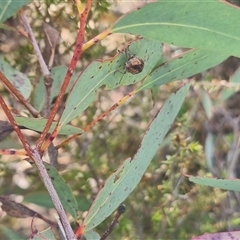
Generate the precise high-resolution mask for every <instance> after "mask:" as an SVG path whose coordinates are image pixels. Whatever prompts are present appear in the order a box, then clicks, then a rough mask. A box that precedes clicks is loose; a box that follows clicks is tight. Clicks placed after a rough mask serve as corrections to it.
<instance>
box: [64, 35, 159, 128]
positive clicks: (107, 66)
mask: <svg viewBox="0 0 240 240" xmlns="http://www.w3.org/2000/svg"><path fill="white" fill-rule="evenodd" d="M130 51H131V52H133V53H134V54H136V55H137V56H138V57H140V58H142V59H143V61H144V62H145V66H144V69H143V71H142V72H141V73H139V74H136V75H132V74H131V73H125V74H124V73H123V72H124V70H125V69H124V68H125V63H126V61H127V59H126V55H125V54H121V53H120V54H119V55H118V56H117V57H115V58H112V59H111V60H108V61H104V62H101V61H95V62H93V63H91V64H90V65H89V66H88V67H87V68H86V69H85V71H84V72H83V73H82V75H81V76H80V78H79V79H78V81H77V82H76V84H75V85H74V86H73V88H72V90H71V92H70V93H69V97H68V99H67V102H66V106H65V109H64V112H63V114H62V117H61V120H60V124H61V125H62V124H63V125H64V124H66V123H68V122H69V121H71V120H72V119H73V118H75V117H76V116H78V115H79V114H80V113H82V112H83V111H84V110H85V109H86V108H87V107H88V106H89V105H90V104H91V103H92V102H93V101H94V100H95V99H96V93H95V92H96V91H97V90H98V89H99V88H100V87H102V86H103V85H105V86H106V88H107V89H113V88H116V87H118V86H120V85H129V84H132V83H136V82H139V81H141V80H142V79H143V78H144V77H145V76H146V75H147V74H148V73H150V72H151V71H152V69H153V68H154V67H155V66H156V64H157V63H159V61H160V60H161V57H162V45H161V44H160V43H158V42H156V41H151V40H147V39H141V40H139V41H136V42H133V43H132V44H131V46H130Z"/></svg>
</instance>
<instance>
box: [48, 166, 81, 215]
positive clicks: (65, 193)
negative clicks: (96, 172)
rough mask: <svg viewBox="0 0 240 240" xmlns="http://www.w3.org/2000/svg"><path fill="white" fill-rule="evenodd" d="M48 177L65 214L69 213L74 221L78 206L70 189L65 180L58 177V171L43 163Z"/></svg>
mask: <svg viewBox="0 0 240 240" xmlns="http://www.w3.org/2000/svg"><path fill="white" fill-rule="evenodd" d="M44 165H45V167H46V169H47V171H48V174H49V176H50V177H51V180H52V183H53V186H54V188H55V189H56V191H57V193H58V196H59V198H60V201H61V203H62V205H63V207H64V208H65V210H66V211H67V212H69V213H70V214H71V215H72V217H73V218H74V219H76V218H77V212H78V206H77V202H76V199H75V197H74V196H73V194H72V191H71V189H70V187H69V186H68V185H67V183H66V182H65V180H64V179H63V178H62V177H61V176H60V174H59V173H58V171H57V170H56V169H55V168H54V167H52V166H51V165H50V164H47V163H44Z"/></svg>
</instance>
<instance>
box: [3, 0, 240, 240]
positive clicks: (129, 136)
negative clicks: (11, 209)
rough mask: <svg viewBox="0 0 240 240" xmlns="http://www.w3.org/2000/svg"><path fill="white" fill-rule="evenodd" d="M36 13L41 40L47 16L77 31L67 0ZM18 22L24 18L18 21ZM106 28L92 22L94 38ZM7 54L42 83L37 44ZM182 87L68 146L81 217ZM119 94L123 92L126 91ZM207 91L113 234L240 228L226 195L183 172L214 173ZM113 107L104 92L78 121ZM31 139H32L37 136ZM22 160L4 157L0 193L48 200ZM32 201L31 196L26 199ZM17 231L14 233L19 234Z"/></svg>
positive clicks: (99, 51)
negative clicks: (206, 132)
mask: <svg viewBox="0 0 240 240" xmlns="http://www.w3.org/2000/svg"><path fill="white" fill-rule="evenodd" d="M40 5H41V6H40ZM51 5H56V6H57V5H61V8H60V9H58V10H57V11H56V12H54V14H53V13H51V12H50V11H49V9H50V8H51ZM109 6H110V2H109V1H106V0H101V1H93V6H92V9H91V12H90V15H89V20H91V21H93V22H94V23H97V22H98V21H100V20H101V18H102V16H103V14H105V13H108V8H109ZM65 8H69V12H68V13H67V12H66V11H64V10H63V9H65ZM30 10H31V12H32V13H34V14H33V15H31V25H32V27H33V29H34V31H35V34H36V36H37V39H38V40H39V41H42V40H43V39H44V35H43V31H42V29H41V26H42V22H44V21H46V20H48V22H49V23H51V24H52V25H53V26H54V27H56V28H59V29H60V30H61V28H62V27H65V28H67V29H68V30H69V31H70V32H72V33H73V35H75V34H76V32H77V28H78V26H77V23H78V16H77V15H78V14H77V11H76V9H75V8H74V7H73V5H72V4H69V3H68V2H64V1H61V0H54V1H50V0H49V1H47V0H46V1H45V3H43V2H42V3H41V4H39V3H37V2H33V3H32V4H31V7H30ZM111 14H113V13H111ZM13 21H17V20H16V19H13ZM110 24H111V23H110ZM99 32H100V30H99V26H97V25H94V26H93V27H92V25H90V24H89V25H88V26H87V29H86V40H89V39H91V38H93V37H94V36H96V35H97V34H98V33H99ZM44 46H45V45H44V44H43V47H42V49H41V50H42V51H43V52H44ZM61 47H62V48H63V50H62V52H61V53H58V55H57V58H58V63H62V62H61V60H62V59H64V58H65V57H66V56H68V55H71V54H72V51H73V47H74V46H73V45H68V44H67V43H66V42H61V43H60V47H59V48H61ZM104 53H105V48H104V47H102V46H101V45H100V44H98V45H96V46H94V47H93V48H91V49H90V50H88V51H86V52H85V53H84V54H83V56H82V59H81V64H80V66H78V67H79V68H83V67H84V66H85V65H86V64H87V63H89V61H91V60H93V59H96V58H99V57H102V56H103V55H104ZM3 55H4V56H5V58H6V59H7V60H8V61H9V62H10V63H11V64H12V66H13V67H15V68H18V69H19V70H20V71H23V72H25V73H27V74H28V75H29V76H30V77H31V78H32V80H33V84H35V83H36V82H37V79H38V78H39V77H40V72H39V70H38V63H37V61H36V58H35V56H34V54H33V49H32V46H31V44H30V43H28V42H26V41H25V42H23V43H20V44H19V45H18V46H17V47H16V48H15V49H11V52H10V53H3ZM63 62H64V61H63ZM55 64H57V63H55ZM128 88H130V87H128ZM175 89H176V84H169V85H168V87H167V88H165V87H161V88H160V91H159V93H158V95H157V96H156V97H155V102H154V104H155V105H154V106H153V102H152V98H151V97H152V96H151V94H150V92H149V91H144V92H140V93H138V95H137V96H136V97H135V98H134V99H133V100H132V101H131V102H130V103H128V104H126V105H124V106H121V108H119V109H117V110H116V111H115V112H113V113H112V114H111V115H110V116H107V117H106V118H105V120H104V121H101V122H99V123H98V124H97V125H96V126H95V127H94V128H93V129H92V131H91V132H90V133H86V134H85V135H83V136H82V137H80V138H78V139H76V141H74V142H71V143H70V144H69V145H66V146H64V148H63V149H61V150H60V153H59V159H60V166H59V169H60V171H61V173H62V176H63V178H64V179H65V180H66V182H67V183H68V185H69V186H70V188H71V189H72V191H73V193H74V195H75V196H76V199H77V201H78V204H79V210H80V213H79V219H82V217H83V216H84V214H85V213H84V211H86V210H87V209H88V207H89V206H90V204H91V203H92V202H93V199H94V197H95V196H96V194H97V192H98V190H99V188H100V187H101V184H102V183H103V181H105V180H106V179H107V177H108V176H109V175H110V174H111V173H112V172H113V171H115V170H116V169H117V167H118V166H119V165H120V164H121V163H122V162H123V161H124V160H125V159H126V158H128V157H129V156H130V157H132V156H133V155H134V154H135V152H136V150H137V148H138V146H139V143H140V140H141V138H142V136H143V134H144V133H145V130H146V128H147V126H148V125H149V122H150V121H151V119H152V117H153V116H154V114H155V113H156V110H157V106H158V107H159V106H160V105H161V104H162V103H163V102H164V101H165V100H166V99H167V97H168V96H169V95H170V93H171V92H172V91H174V90H175ZM1 91H3V90H1ZM122 91H124V89H123V90H122ZM192 91H193V92H194V90H192ZM119 92H120V94H122V92H121V91H120V90H119ZM119 92H117V91H116V92H115V93H116V94H117V93H119ZM196 92H197V91H196ZM199 95H200V94H199ZM199 95H198V96H197V98H196V96H195V95H194V94H193V95H192V96H191V95H190V96H189V98H188V99H187V101H186V102H185V104H184V106H183V107H182V109H181V112H180V113H179V116H178V119H177V120H176V121H175V124H174V126H173V127H172V129H171V131H170V133H169V134H168V136H167V139H166V140H165V142H164V144H163V145H162V146H161V148H160V150H159V152H158V154H157V155H156V156H155V158H154V160H153V161H152V163H151V165H150V166H149V168H148V170H147V172H146V173H145V175H144V177H143V178H142V181H141V183H140V184H139V186H138V187H137V188H136V189H135V190H134V192H133V193H132V194H131V195H130V196H129V198H128V199H127V200H126V201H125V202H124V203H125V205H126V212H125V213H124V215H123V216H122V217H121V220H120V222H119V225H118V227H117V228H116V229H115V230H114V231H113V233H112V234H111V237H110V238H111V239H149V240H150V239H190V238H191V237H192V236H196V235H201V234H203V233H205V232H218V231H224V230H227V229H228V226H229V225H231V227H232V229H234V228H235V227H237V226H238V225H239V214H238V213H237V212H236V214H235V215H233V216H229V215H228V214H227V213H226V211H225V210H226V209H228V207H226V204H227V203H228V202H227V201H226V196H227V193H226V192H224V191H221V190H219V189H212V188H209V187H202V186H199V185H195V184H193V183H191V182H189V181H188V180H187V178H185V177H184V176H183V175H182V173H187V174H193V175H197V174H201V175H205V174H209V171H208V169H207V167H206V162H205V155H204V150H203V143H204V137H202V132H203V128H202V126H203V125H204V121H206V116H205V113H204V110H203V109H202V107H201V103H200V96H199ZM10 102H11V101H10ZM106 104H107V105H109V106H111V104H112V100H110V97H109V96H108V95H107V93H106V92H104V91H103V92H102V93H100V95H99V101H98V102H96V103H95V104H94V105H93V106H91V107H90V108H88V109H87V110H86V111H85V112H84V114H83V115H82V116H80V117H79V118H77V119H76V120H75V122H74V124H75V125H76V126H79V127H82V126H85V125H86V123H89V122H90V121H91V120H92V119H94V118H95V117H96V115H97V114H96V112H97V111H99V110H100V112H101V111H102V108H103V105H106ZM104 108H105V107H104ZM199 115H200V116H201V117H199ZM29 138H30V139H31V140H32V141H34V140H36V136H29ZM19 161H20V160H19V159H15V160H12V161H11V162H9V161H8V159H5V158H3V159H2V162H1V172H0V174H1V179H0V183H1V188H0V194H1V195H10V194H14V195H20V196H26V198H28V199H29V197H28V196H30V195H31V194H32V193H36V196H35V200H32V202H35V203H37V202H36V199H38V200H40V199H43V202H44V201H46V196H45V195H46V192H45V189H44V187H43V184H42V183H41V182H40V181H39V179H38V178H37V177H36V175H37V173H36V172H35V171H33V170H32V169H27V170H24V171H22V172H21V174H22V175H21V176H22V177H23V178H24V179H25V180H26V181H27V182H28V184H27V187H26V188H24V187H19V186H18V184H16V183H17V181H16V180H14V178H16V175H18V174H19V173H16V171H17V169H19V167H18V165H19ZM37 193H38V194H39V195H37ZM29 201H30V200H28V201H27V199H26V202H29ZM40 205H41V206H44V207H45V208H43V209H41V210H42V211H43V213H44V214H46V215H49V216H51V213H52V212H51V210H50V209H49V208H50V207H51V205H49V202H48V201H46V202H45V203H43V204H40ZM111 220H112V218H111V217H110V218H108V219H106V220H105V221H104V222H103V223H102V224H101V225H100V226H98V227H97V229H96V231H97V232H98V233H99V234H101V233H104V231H105V230H106V228H107V226H108V225H109V224H110V222H111ZM19 222H23V220H20V221H17V220H16V219H13V218H10V217H3V218H2V219H1V225H3V226H6V227H8V228H9V229H14V230H15V231H16V232H18V233H23V234H25V235H26V236H28V235H29V233H30V230H29V225H30V224H29V221H26V225H21V224H19ZM73 225H74V223H73ZM74 227H76V224H75V225H74ZM6 229H7V228H6ZM6 229H2V228H0V236H3V235H4V234H6V232H7V230H6ZM11 234H12V233H11ZM11 234H7V235H8V236H11ZM5 236H6V235H5Z"/></svg>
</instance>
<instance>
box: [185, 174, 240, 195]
mask: <svg viewBox="0 0 240 240" xmlns="http://www.w3.org/2000/svg"><path fill="white" fill-rule="evenodd" d="M185 176H186V177H188V178H189V181H191V182H194V183H197V184H200V185H204V186H209V187H215V188H221V189H225V190H229V191H238V192H240V180H239V179H220V178H219V179H218V178H210V177H194V176H190V175H185Z"/></svg>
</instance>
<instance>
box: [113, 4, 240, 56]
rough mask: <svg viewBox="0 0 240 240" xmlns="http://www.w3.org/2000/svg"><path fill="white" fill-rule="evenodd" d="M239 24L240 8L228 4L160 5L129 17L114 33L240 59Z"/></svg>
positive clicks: (126, 17) (124, 18) (120, 23)
mask: <svg viewBox="0 0 240 240" xmlns="http://www.w3.org/2000/svg"><path fill="white" fill-rule="evenodd" d="M209 16H211V17H209ZM238 22H240V10H239V8H236V7H234V6H232V5H229V4H227V3H226V2H224V1H202V2H201V3H200V2H199V1H196V0H190V1H157V2H154V3H150V4H146V5H145V6H143V7H142V8H140V9H138V10H137V11H134V12H131V13H130V14H127V15H126V16H124V17H123V18H121V19H120V20H119V21H118V22H117V23H116V24H115V25H114V26H113V29H112V31H113V32H120V33H131V34H135V35H141V36H143V37H146V38H149V39H154V40H158V41H161V42H164V43H169V44H173V45H177V46H181V47H188V48H201V49H205V50H206V49H208V50H215V51H218V52H220V53H227V54H228V55H233V56H238V57H240V45H239V41H240V29H239V28H236V26H235V23H238ZM229 43H231V44H229Z"/></svg>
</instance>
